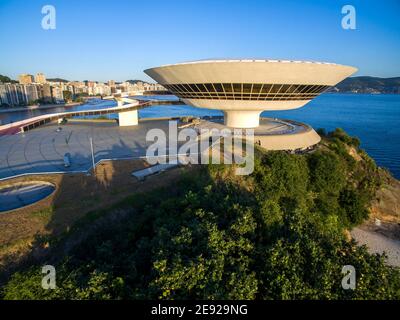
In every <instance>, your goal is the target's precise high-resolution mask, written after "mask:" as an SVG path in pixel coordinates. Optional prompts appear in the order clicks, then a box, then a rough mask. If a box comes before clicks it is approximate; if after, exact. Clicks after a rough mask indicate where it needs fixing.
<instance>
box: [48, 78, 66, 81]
mask: <svg viewBox="0 0 400 320" xmlns="http://www.w3.org/2000/svg"><path fill="white" fill-rule="evenodd" d="M47 81H50V82H69V81H68V80H65V79H61V78H49V79H47Z"/></svg>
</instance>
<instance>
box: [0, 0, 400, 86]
mask: <svg viewBox="0 0 400 320" xmlns="http://www.w3.org/2000/svg"><path fill="white" fill-rule="evenodd" d="M49 4H51V5H53V6H54V7H55V9H56V17H57V19H56V29H54V30H44V29H42V27H41V19H42V18H43V16H44V15H43V14H42V13H41V9H42V6H43V5H44V3H42V2H40V1H30V2H22V1H4V0H3V1H0V8H1V10H0V30H1V31H0V32H1V34H2V39H3V43H9V44H10V45H11V44H12V46H9V47H7V50H2V52H0V70H1V72H0V73H1V74H4V75H7V76H9V77H11V78H13V79H16V78H17V77H18V75H19V74H21V73H25V72H26V71H27V70H30V72H33V73H36V72H43V73H45V74H47V75H48V77H50V78H51V77H61V78H65V79H67V80H70V81H72V80H86V79H92V80H96V81H101V82H106V81H107V80H109V79H114V80H115V81H118V82H121V81H123V80H126V79H142V80H144V81H149V82H150V79H149V78H148V77H147V76H146V75H145V74H144V73H143V72H142V71H143V70H144V69H147V68H151V67H154V66H156V65H164V64H169V63H175V62H183V61H192V60H198V59H205V58H227V59H228V58H241V57H250V58H253V57H254V58H271V59H287V60H293V59H295V60H314V61H326V62H337V63H340V64H348V65H354V66H356V67H358V69H359V72H358V73H357V74H356V76H363V75H367V76H377V77H396V76H399V75H400V61H399V60H398V58H397V53H398V52H399V51H400V43H399V41H398V36H399V34H400V22H399V20H398V17H397V15H398V12H399V10H400V4H399V3H398V2H397V1H386V2H385V4H384V5H382V4H379V3H369V2H368V3H366V2H365V1H359V0H358V1H352V3H351V5H352V6H354V8H355V10H356V22H357V23H356V29H355V30H344V29H343V28H342V26H341V20H342V18H343V16H344V14H342V12H341V10H342V7H343V6H344V5H346V4H348V3H347V2H344V1H334V2H326V1H302V2H301V3H296V2H294V1H286V2H284V3H274V5H273V6H272V5H271V3H270V2H268V1H256V0H254V1H249V2H246V3H241V2H236V1H233V2H230V1H229V3H228V2H227V1H219V2H217V3H215V2H211V1H202V2H183V1H170V2H168V3H164V2H162V1H152V2H151V3H146V2H128V1H126V2H121V3H120V4H119V5H118V6H115V5H111V4H105V3H100V4H99V3H97V2H92V1H87V2H84V3H81V2H78V1H68V2H61V1H52V2H51V3H49ZM167 9H168V10H167ZM165 12H168V14H165ZM249 16H251V17H252V19H248V17H249ZM125 31H128V32H125ZM188 34H190V35H192V36H191V37H188V36H187V35H188ZM237 39H241V40H240V41H237Z"/></svg>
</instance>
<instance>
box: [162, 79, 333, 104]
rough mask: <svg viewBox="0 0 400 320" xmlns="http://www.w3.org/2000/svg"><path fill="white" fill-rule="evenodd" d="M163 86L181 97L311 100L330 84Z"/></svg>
mask: <svg viewBox="0 0 400 320" xmlns="http://www.w3.org/2000/svg"><path fill="white" fill-rule="evenodd" d="M164 87H166V88H167V89H168V90H169V91H170V92H172V93H173V94H175V95H177V96H178V97H179V98H183V99H221V100H311V99H313V98H315V97H316V96H317V95H319V94H320V93H322V92H323V91H325V90H326V89H328V88H329V87H330V86H327V85H304V84H262V83H190V84H164Z"/></svg>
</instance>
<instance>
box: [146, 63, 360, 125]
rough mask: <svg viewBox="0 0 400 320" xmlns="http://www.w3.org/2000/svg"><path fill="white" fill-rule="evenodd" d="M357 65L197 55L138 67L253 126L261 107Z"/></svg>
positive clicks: (279, 104)
mask: <svg viewBox="0 0 400 320" xmlns="http://www.w3.org/2000/svg"><path fill="white" fill-rule="evenodd" d="M356 71H357V69H356V68H354V67H350V66H344V65H339V64H334V63H325V62H309V61H288V60H203V61H194V62H185V63H178V64H172V65H165V66H161V67H156V68H151V69H147V70H145V71H144V72H145V73H146V74H147V75H149V76H150V77H151V78H153V79H154V80H155V81H157V82H158V83H159V84H161V85H163V86H164V87H165V88H167V89H168V90H169V91H171V92H172V93H173V94H175V95H176V96H178V97H179V98H181V100H182V101H183V102H184V103H186V104H188V105H192V106H195V107H199V108H208V109H218V110H222V111H223V112H224V121H225V125H226V126H228V127H232V128H255V127H258V126H259V121H260V120H259V119H260V113H261V112H262V111H264V110H288V109H295V108H300V107H302V106H304V105H305V104H306V103H308V102H309V101H311V100H312V99H314V98H315V97H316V96H318V95H319V94H320V93H322V92H323V91H325V90H326V89H327V88H329V87H330V86H333V85H335V84H337V83H338V82H340V81H342V80H343V79H345V78H347V77H348V76H350V75H351V74H353V73H354V72H356Z"/></svg>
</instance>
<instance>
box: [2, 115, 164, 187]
mask: <svg viewBox="0 0 400 320" xmlns="http://www.w3.org/2000/svg"><path fill="white" fill-rule="evenodd" d="M58 127H61V128H62V130H61V131H59V132H57V131H56V130H57V128H58ZM152 128H158V129H162V130H164V132H166V133H168V121H165V120H160V121H158V120H154V121H141V122H140V123H139V125H138V126H129V127H120V126H118V125H117V124H116V123H112V122H99V121H93V122H71V123H68V124H66V125H63V126H59V125H57V124H54V123H52V124H48V125H44V126H42V127H39V128H36V129H34V130H31V131H28V132H26V133H21V134H14V135H5V136H1V137H0V179H4V178H9V177H12V176H17V175H21V174H36V173H46V172H77V171H87V170H89V169H90V168H91V167H92V157H91V148H90V138H92V139H93V147H94V155H95V162H97V161H99V160H101V159H119V158H121V159H123V158H138V157H143V156H145V155H146V149H147V147H148V146H149V145H151V144H152V143H153V142H146V133H147V132H148V130H150V129H152ZM66 153H70V155H71V165H70V167H68V168H66V167H65V166H64V155H65V154H66Z"/></svg>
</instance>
